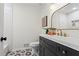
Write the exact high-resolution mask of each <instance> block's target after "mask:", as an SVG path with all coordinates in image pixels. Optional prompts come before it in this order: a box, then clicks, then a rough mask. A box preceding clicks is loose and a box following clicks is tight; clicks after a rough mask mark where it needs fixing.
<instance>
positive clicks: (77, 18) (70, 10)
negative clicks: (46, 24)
mask: <svg viewBox="0 0 79 59" xmlns="http://www.w3.org/2000/svg"><path fill="white" fill-rule="evenodd" d="M52 28H57V29H79V3H69V4H67V5H66V6H64V7H62V8H60V9H59V10H57V11H55V12H54V14H53V15H52Z"/></svg>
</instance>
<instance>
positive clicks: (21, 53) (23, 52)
mask: <svg viewBox="0 0 79 59" xmlns="http://www.w3.org/2000/svg"><path fill="white" fill-rule="evenodd" d="M7 56H38V55H37V53H36V52H34V50H33V49H32V48H26V49H19V50H15V51H11V52H9V53H8V54H7Z"/></svg>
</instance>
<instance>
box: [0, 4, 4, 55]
mask: <svg viewBox="0 0 79 59" xmlns="http://www.w3.org/2000/svg"><path fill="white" fill-rule="evenodd" d="M3 21H4V5H3V4H2V3H0V56H1V55H3V42H1V37H3V23H4V22H3Z"/></svg>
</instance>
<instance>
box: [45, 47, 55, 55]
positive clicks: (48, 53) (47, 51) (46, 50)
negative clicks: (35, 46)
mask: <svg viewBox="0 0 79 59" xmlns="http://www.w3.org/2000/svg"><path fill="white" fill-rule="evenodd" d="M44 55H45V56H56V54H55V53H54V52H51V51H50V50H49V49H48V48H46V47H45V51H44Z"/></svg>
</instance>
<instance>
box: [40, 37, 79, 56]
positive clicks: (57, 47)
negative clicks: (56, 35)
mask: <svg viewBox="0 0 79 59" xmlns="http://www.w3.org/2000/svg"><path fill="white" fill-rule="evenodd" d="M39 41H40V44H39V55H40V56H79V51H76V50H74V49H72V48H70V47H67V46H64V45H62V44H59V43H57V42H54V41H51V40H49V39H47V38H44V37H41V36H40V37H39Z"/></svg>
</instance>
